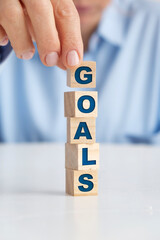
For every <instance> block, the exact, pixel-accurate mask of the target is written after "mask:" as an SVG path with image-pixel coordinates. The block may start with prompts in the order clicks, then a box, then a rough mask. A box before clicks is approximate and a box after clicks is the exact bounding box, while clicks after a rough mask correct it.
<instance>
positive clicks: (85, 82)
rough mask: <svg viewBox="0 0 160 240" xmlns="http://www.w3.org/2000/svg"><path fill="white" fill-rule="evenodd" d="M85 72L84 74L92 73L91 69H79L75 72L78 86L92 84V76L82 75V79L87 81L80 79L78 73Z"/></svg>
mask: <svg viewBox="0 0 160 240" xmlns="http://www.w3.org/2000/svg"><path fill="white" fill-rule="evenodd" d="M84 70H85V71H86V72H92V69H91V68H90V67H85V66H83V67H79V68H77V70H76V72H75V79H76V81H77V82H78V83H80V84H88V83H91V82H92V74H84V77H85V78H87V80H82V79H81V78H80V73H81V72H82V71H84Z"/></svg>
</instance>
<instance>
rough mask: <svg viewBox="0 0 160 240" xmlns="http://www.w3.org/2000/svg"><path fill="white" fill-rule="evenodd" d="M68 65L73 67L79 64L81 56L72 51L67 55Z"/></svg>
mask: <svg viewBox="0 0 160 240" xmlns="http://www.w3.org/2000/svg"><path fill="white" fill-rule="evenodd" d="M67 64H68V66H71V67H74V66H76V65H78V64H79V56H78V53H77V52H76V51H75V50H72V51H70V52H69V53H68V54H67Z"/></svg>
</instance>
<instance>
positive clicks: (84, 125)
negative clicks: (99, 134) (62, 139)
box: [74, 122, 92, 139]
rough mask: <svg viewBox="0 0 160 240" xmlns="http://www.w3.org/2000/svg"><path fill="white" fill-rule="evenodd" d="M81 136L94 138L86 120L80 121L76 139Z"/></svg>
mask: <svg viewBox="0 0 160 240" xmlns="http://www.w3.org/2000/svg"><path fill="white" fill-rule="evenodd" d="M82 129H84V132H82ZM80 137H86V138H87V139H92V137H91V134H90V132H89V129H88V126H87V124H86V122H80V123H79V126H78V129H77V132H76V134H75V137H74V139H79V138H80Z"/></svg>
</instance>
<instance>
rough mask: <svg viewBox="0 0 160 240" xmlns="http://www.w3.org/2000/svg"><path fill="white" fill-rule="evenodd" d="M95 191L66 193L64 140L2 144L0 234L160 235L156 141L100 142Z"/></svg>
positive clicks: (4, 237)
mask: <svg viewBox="0 0 160 240" xmlns="http://www.w3.org/2000/svg"><path fill="white" fill-rule="evenodd" d="M100 163H101V164H100V165H101V166H100V171H99V196H98V197H97V196H94V197H93V196H90V197H71V196H66V195H65V192H64V191H65V190H64V189H65V188H64V186H65V184H64V182H65V181H64V179H65V178H64V176H65V171H64V145H54V144H28V145H23V144H20V145H0V240H59V239H60V240H63V239H65V240H68V239H70V240H72V239H73V240H83V239H84V240H85V239H87V240H90V239H92V240H94V239H97V240H103V239H104V240H121V239H123V240H132V239H134V240H148V239H149V240H159V239H160V147H148V146H124V145H121V146H120V145H119V146H118V145H117V146H116V145H115V146H114V145H101V147H100Z"/></svg>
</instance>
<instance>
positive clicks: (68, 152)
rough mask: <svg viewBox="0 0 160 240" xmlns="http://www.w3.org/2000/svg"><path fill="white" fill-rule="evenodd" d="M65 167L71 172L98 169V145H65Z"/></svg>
mask: <svg viewBox="0 0 160 240" xmlns="http://www.w3.org/2000/svg"><path fill="white" fill-rule="evenodd" d="M65 167H66V168H68V169H72V170H87V169H90V170H96V169H98V168H99V144H98V143H94V144H70V143H66V145H65Z"/></svg>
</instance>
